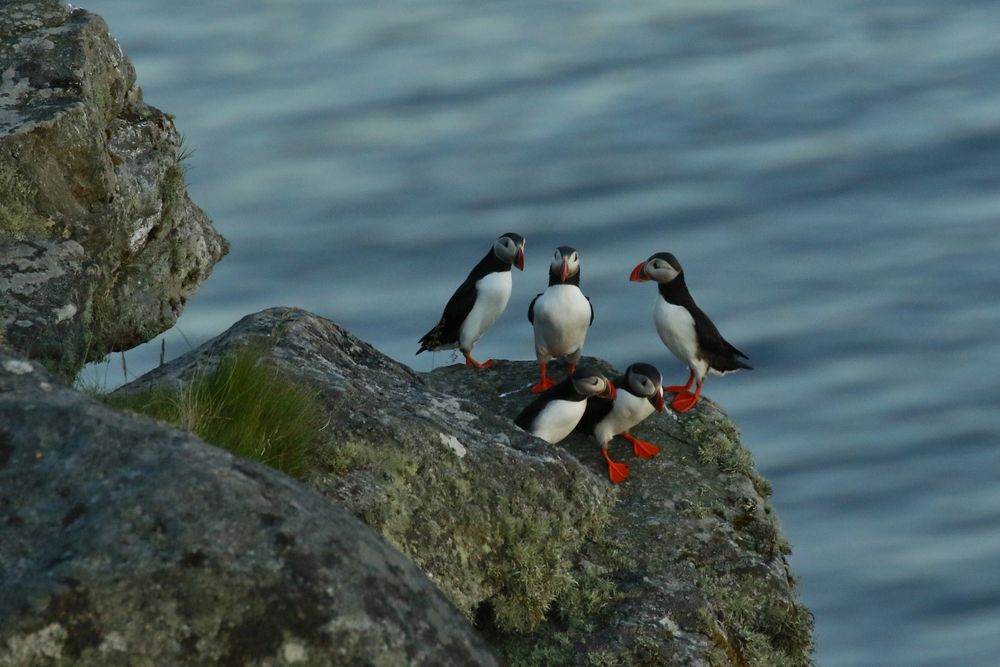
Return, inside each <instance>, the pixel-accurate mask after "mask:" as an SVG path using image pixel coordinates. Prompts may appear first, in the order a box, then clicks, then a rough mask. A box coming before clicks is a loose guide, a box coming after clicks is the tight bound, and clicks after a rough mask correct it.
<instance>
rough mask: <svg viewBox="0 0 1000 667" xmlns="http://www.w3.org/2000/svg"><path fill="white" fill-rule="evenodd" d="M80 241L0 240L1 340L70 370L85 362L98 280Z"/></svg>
mask: <svg viewBox="0 0 1000 667" xmlns="http://www.w3.org/2000/svg"><path fill="white" fill-rule="evenodd" d="M87 268H88V263H87V259H86V254H85V252H84V250H83V246H81V245H80V244H79V243H77V242H76V241H24V242H21V243H14V244H10V245H6V246H0V343H6V344H7V345H10V346H11V347H14V348H16V349H17V350H19V351H21V352H22V353H23V354H25V355H27V356H28V357H31V358H35V359H45V360H48V363H49V367H50V369H51V370H53V371H54V372H57V373H61V374H63V375H71V374H72V373H73V372H74V371H75V369H77V368H79V367H80V366H81V365H82V364H83V362H84V353H85V350H86V345H87V340H88V324H89V323H88V315H89V313H88V312H87V311H86V310H85V308H86V307H87V304H88V303H90V301H91V297H92V294H91V291H92V289H93V282H92V281H91V280H90V276H89V275H88V273H87Z"/></svg>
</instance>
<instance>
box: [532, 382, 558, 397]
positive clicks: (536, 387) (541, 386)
mask: <svg viewBox="0 0 1000 667" xmlns="http://www.w3.org/2000/svg"><path fill="white" fill-rule="evenodd" d="M554 385H555V382H553V381H552V380H549V379H548V378H546V379H545V380H542V381H541V382H539V383H538V384H533V385H531V393H532V394H540V393H542V392H543V391H548V390H549V389H551V388H552V387H553V386H554Z"/></svg>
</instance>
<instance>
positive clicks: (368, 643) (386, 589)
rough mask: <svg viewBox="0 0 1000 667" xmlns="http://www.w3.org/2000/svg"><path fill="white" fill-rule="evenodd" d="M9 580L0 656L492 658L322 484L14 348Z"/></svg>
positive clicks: (9, 372) (14, 665)
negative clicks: (69, 379)
mask: <svg viewBox="0 0 1000 667" xmlns="http://www.w3.org/2000/svg"><path fill="white" fill-rule="evenodd" d="M0 591H2V595H0V666H4V667H42V666H49V665H74V666H76V667H87V666H95V667H96V666H99V667H116V666H122V667H124V666H128V667H158V666H160V665H247V666H277V665H316V666H319V665H387V666H388V665H434V666H437V665H494V664H496V661H495V659H494V658H493V657H492V655H491V654H490V652H489V650H488V649H487V648H486V647H485V645H484V643H483V642H482V640H481V639H480V638H479V637H478V636H477V635H476V634H475V632H474V631H473V630H472V628H471V627H470V626H469V625H468V623H466V622H465V620H464V619H463V618H462V616H461V615H460V614H459V612H458V611H457V610H455V609H454V607H452V606H451V605H450V604H449V603H448V602H447V600H446V599H445V598H444V596H442V595H441V593H440V591H438V590H437V589H436V588H435V586H434V585H433V584H431V583H430V582H429V581H427V579H426V578H425V577H424V576H423V574H422V573H421V572H420V571H419V570H418V569H417V568H416V567H415V566H414V565H413V563H411V562H410V561H408V560H407V559H406V558H404V557H403V556H402V555H401V554H399V553H398V552H397V551H396V550H395V549H393V548H392V547H391V546H389V545H388V544H386V543H385V541H384V540H382V539H381V538H380V537H378V536H377V535H376V534H375V533H373V532H372V531H371V530H370V529H369V528H368V527H366V526H365V525H364V524H362V523H361V522H360V521H358V520H357V519H355V518H354V517H353V516H351V515H350V514H349V513H347V512H346V511H344V510H343V509H341V508H339V507H337V506H336V505H334V504H332V503H330V502H329V501H328V500H327V499H325V498H323V497H322V496H321V495H320V494H318V493H316V492H315V491H312V490H309V489H307V488H305V487H303V486H302V485H301V484H299V483H297V482H295V481H293V480H291V479H290V478H288V477H286V476H284V475H282V474H280V473H277V472H275V471H273V470H270V469H268V468H265V467H263V466H260V465H258V464H255V463H252V462H249V461H244V460H242V459H236V458H233V457H232V456H230V455H229V454H227V453H225V452H223V451H222V450H220V449H217V448H215V447H212V446H209V445H206V444H204V443H202V442H200V441H199V440H197V439H196V438H194V437H193V436H191V435H189V434H186V433H183V432H181V431H177V430H174V429H171V428H167V427H165V426H162V425H160V424H158V423H156V422H153V421H151V420H148V419H144V418H140V417H136V416H133V415H126V414H122V413H119V412H116V411H114V410H111V409H110V408H108V407H106V406H104V405H102V404H100V403H98V402H96V401H94V400H92V399H90V398H89V397H87V396H86V395H84V394H82V393H80V392H77V391H73V390H71V389H69V388H67V387H65V386H62V385H61V384H60V383H59V382H58V381H56V380H53V379H52V377H51V376H49V375H48V374H47V373H46V372H45V371H44V370H43V369H42V367H41V366H40V365H39V364H38V363H32V362H28V361H25V360H23V359H21V358H18V357H15V356H12V355H11V354H9V353H8V352H7V350H6V349H4V348H0Z"/></svg>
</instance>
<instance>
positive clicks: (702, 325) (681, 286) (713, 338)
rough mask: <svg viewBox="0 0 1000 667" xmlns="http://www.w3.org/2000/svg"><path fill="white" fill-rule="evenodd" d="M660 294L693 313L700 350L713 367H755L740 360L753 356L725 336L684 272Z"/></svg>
mask: <svg viewBox="0 0 1000 667" xmlns="http://www.w3.org/2000/svg"><path fill="white" fill-rule="evenodd" d="M660 296H661V297H663V298H664V299H665V300H666V301H667V303H672V304H674V305H675V306H683V307H684V308H685V309H686V310H687V311H688V312H689V313H691V317H692V318H693V319H694V330H695V334H696V335H697V336H698V349H699V350H700V351H701V356H702V357H704V359H705V361H707V362H708V365H709V366H711V367H712V368H714V369H715V370H717V371H735V370H736V369H739V368H745V369H747V370H753V366H751V365H750V364H748V363H746V362H745V361H741V360H740V357H742V358H743V359H748V358H749V357H747V355H745V354H743V353H742V352H740V351H739V350H737V349H736V347H735V346H734V345H733V344H731V343H730V342H729V341H727V340H726V339H725V338H723V337H722V334H720V333H719V330H718V329H717V328H716V327H715V324H713V323H712V320H710V319H709V318H708V315H706V314H705V312H704V311H703V310H702V309H701V308H699V307H698V304H696V303H695V302H694V299H693V298H692V297H691V293H690V292H689V291H688V288H687V283H686V282H685V281H684V273H683V272H681V274H680V275H679V276H677V277H676V278H674V279H673V280H671V281H670V282H669V283H660Z"/></svg>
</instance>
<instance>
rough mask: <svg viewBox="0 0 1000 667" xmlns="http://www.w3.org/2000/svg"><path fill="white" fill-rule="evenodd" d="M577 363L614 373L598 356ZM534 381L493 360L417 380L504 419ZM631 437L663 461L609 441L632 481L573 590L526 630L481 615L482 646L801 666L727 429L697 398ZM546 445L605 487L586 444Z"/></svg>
mask: <svg viewBox="0 0 1000 667" xmlns="http://www.w3.org/2000/svg"><path fill="white" fill-rule="evenodd" d="M635 361H641V360H639V359H636V360H635ZM583 363H588V364H590V365H593V366H597V367H599V368H602V369H603V370H604V371H605V372H606V373H607V374H608V376H609V377H613V376H616V375H618V374H619V373H618V371H616V370H614V369H613V368H611V367H610V366H609V365H608V364H607V363H606V362H603V361H601V360H598V359H592V358H585V359H584V362H583ZM663 370H664V371H666V370H667V369H663ZM678 372H679V373H680V372H682V371H678ZM557 373H558V371H557ZM537 377H538V368H537V364H535V363H534V362H501V363H498V364H497V365H496V366H495V367H494V368H492V369H490V370H489V371H487V372H483V373H472V372H469V371H468V370H467V369H465V368H464V367H461V366H448V367H445V368H439V369H437V370H435V371H434V372H432V373H430V374H428V375H427V376H425V381H426V382H427V384H428V385H429V386H431V387H433V388H435V389H438V390H439V391H450V392H453V393H455V394H456V395H461V396H467V397H469V398H470V399H471V400H473V401H475V402H477V403H479V404H480V405H482V406H483V407H485V408H487V409H489V410H490V411H491V412H494V413H496V414H500V415H506V416H507V417H509V418H513V417H515V416H516V415H517V414H518V412H520V410H521V409H522V408H523V407H524V406H525V405H527V404H528V403H529V402H530V401H531V400H532V399H533V398H534V396H533V395H532V394H531V393H530V392H529V390H528V387H529V386H530V385H531V384H532V383H533V382H535V381H537ZM558 377H559V376H558V375H557V379H558ZM632 433H633V434H634V435H635V436H636V437H638V438H640V439H643V440H646V441H649V442H652V443H654V444H656V445H658V446H660V448H661V451H660V453H659V454H658V455H657V456H655V457H654V458H652V459H640V458H637V457H635V456H633V454H632V451H631V450H632V448H631V446H630V445H629V444H628V443H627V442H625V441H624V439H622V438H615V440H614V441H613V442H612V445H611V454H612V457H613V458H614V459H615V460H620V461H623V462H625V463H627V464H628V466H629V479H628V480H626V481H625V482H624V483H622V484H620V485H617V486H616V487H615V492H616V493H615V504H614V507H613V508H612V510H611V512H610V514H609V519H608V522H607V524H606V525H605V526H604V528H603V530H601V531H599V532H597V533H595V534H594V535H595V537H594V538H592V539H589V540H588V541H587V542H586V543H585V544H584V545H583V546H582V547H581V549H580V551H579V552H578V553H577V554H576V555H575V557H574V558H575V560H574V567H573V568H572V570H571V576H572V577H573V578H574V579H575V580H576V581H577V582H578V585H577V586H576V587H575V588H571V589H568V590H566V591H564V593H563V594H562V595H560V597H559V598H557V599H556V600H555V601H554V604H553V606H552V608H551V609H550V610H549V613H548V614H547V617H546V620H545V622H544V623H543V624H541V625H540V626H539V627H538V628H536V629H534V631H533V632H530V633H511V632H506V631H503V630H502V629H501V628H498V627H497V625H496V624H495V623H494V622H493V621H492V619H489V618H486V619H480V623H479V625H480V627H481V629H482V630H484V631H485V632H486V633H487V636H488V638H489V639H490V641H491V642H492V643H493V644H494V645H495V646H496V647H497V648H498V650H499V651H500V652H501V654H503V655H505V656H506V658H507V659H508V661H509V662H510V664H511V665H512V666H517V665H539V664H546V665H595V664H597V665H608V666H611V665H621V666H623V667H624V666H628V665H711V666H713V667H716V666H721V665H732V666H734V667H783V666H789V667H791V666H802V665H809V664H811V658H810V654H811V652H812V627H813V619H812V614H811V613H810V612H809V610H808V609H807V608H805V607H804V606H803V605H801V604H799V603H798V602H797V600H796V584H795V579H794V577H793V576H792V575H791V572H790V568H789V564H788V561H787V558H786V557H787V556H788V555H789V554H790V552H791V548H790V546H789V543H788V541H787V540H786V539H785V537H784V536H783V535H782V534H781V531H780V528H779V525H778V520H777V517H776V516H775V515H774V511H773V508H772V507H771V505H770V504H769V503H768V501H767V498H768V496H769V495H770V493H771V488H770V484H769V483H768V482H767V480H766V479H764V478H763V477H762V476H761V475H760V474H759V473H758V472H757V471H756V470H755V469H754V467H753V460H752V456H751V454H750V452H749V451H748V450H747V449H745V448H743V447H742V446H741V444H740V438H739V432H738V431H737V429H736V426H735V425H734V424H733V422H732V421H731V420H730V419H729V418H728V417H727V416H726V415H725V413H723V412H722V410H721V409H720V408H719V406H718V405H716V404H715V403H714V402H712V401H711V400H710V399H708V398H705V397H703V398H702V399H701V400H700V401H699V402H698V404H697V405H696V406H695V408H694V409H693V410H692V411H690V412H688V413H684V414H676V413H673V412H672V411H670V410H669V408H667V410H666V411H665V412H664V413H663V414H655V413H654V414H653V415H652V416H651V417H650V418H648V419H647V420H646V421H645V422H643V423H642V424H641V425H639V426H638V427H636V428H634V429H632ZM553 449H555V450H558V451H560V452H565V453H569V454H571V455H572V456H573V457H574V458H575V459H576V460H578V461H580V463H581V464H582V465H583V466H585V467H586V468H587V469H588V470H589V471H590V472H591V474H592V475H593V476H594V478H595V479H599V480H600V481H601V483H602V484H604V485H610V482H609V481H608V478H607V464H606V463H605V462H604V459H603V457H602V456H601V450H600V448H599V447H598V445H597V444H596V442H595V441H594V440H593V439H592V438H591V437H590V436H589V435H586V434H580V433H574V434H573V435H571V436H570V437H569V438H567V439H566V440H563V441H562V442H560V443H559V444H557V445H554V446H553Z"/></svg>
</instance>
